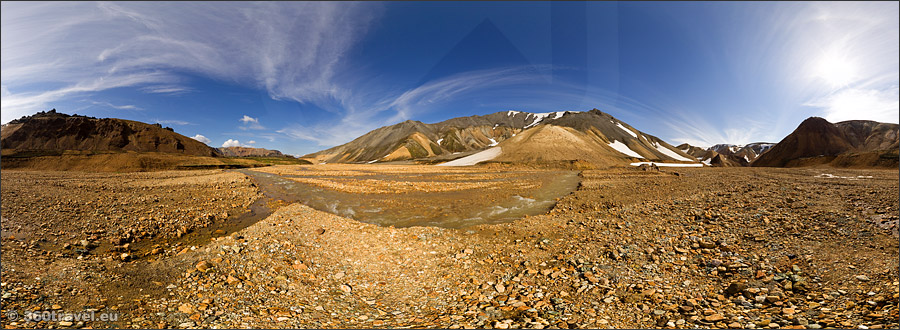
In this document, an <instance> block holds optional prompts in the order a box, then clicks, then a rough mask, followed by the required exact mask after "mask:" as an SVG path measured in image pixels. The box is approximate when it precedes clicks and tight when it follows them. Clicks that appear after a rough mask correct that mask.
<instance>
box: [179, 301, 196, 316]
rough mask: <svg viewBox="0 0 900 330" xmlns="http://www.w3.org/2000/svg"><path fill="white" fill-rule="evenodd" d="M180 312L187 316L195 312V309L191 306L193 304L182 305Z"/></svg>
mask: <svg viewBox="0 0 900 330" xmlns="http://www.w3.org/2000/svg"><path fill="white" fill-rule="evenodd" d="M178 311H179V312H182V313H185V314H190V313H192V312H193V311H194V307H193V306H191V304H188V303H184V304H181V306H178Z"/></svg>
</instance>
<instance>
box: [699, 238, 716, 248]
mask: <svg viewBox="0 0 900 330" xmlns="http://www.w3.org/2000/svg"><path fill="white" fill-rule="evenodd" d="M697 244H700V247H701V248H703V249H712V248H714V247H716V243H715V242H710V241H707V240H700V241H699V242H697Z"/></svg>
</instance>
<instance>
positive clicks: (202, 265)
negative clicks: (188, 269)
mask: <svg viewBox="0 0 900 330" xmlns="http://www.w3.org/2000/svg"><path fill="white" fill-rule="evenodd" d="M194 268H196V269H197V270H199V271H201V272H204V273H205V272H206V271H207V270H210V269H212V268H213V265H212V263H210V262H208V261H206V260H203V261H200V262H198V263H197V265H196V266H195V267H194Z"/></svg>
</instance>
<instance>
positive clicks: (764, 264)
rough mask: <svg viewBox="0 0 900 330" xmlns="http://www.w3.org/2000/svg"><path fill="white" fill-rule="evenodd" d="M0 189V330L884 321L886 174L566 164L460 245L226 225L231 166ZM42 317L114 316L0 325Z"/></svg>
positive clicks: (361, 231) (323, 222) (238, 197)
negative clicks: (570, 169) (535, 204)
mask: <svg viewBox="0 0 900 330" xmlns="http://www.w3.org/2000/svg"><path fill="white" fill-rule="evenodd" d="M373 166H375V165H373ZM314 168H322V169H328V168H329V167H328V165H326V166H318V167H314ZM277 169H278V167H273V168H270V169H267V170H277ZM365 169H366V166H362V165H361V166H358V168H351V167H341V168H340V170H341V171H347V172H354V171H355V172H360V171H365ZM417 169H421V171H423V172H425V171H432V170H433V168H432V167H421V166H409V167H408V168H407V169H406V170H405V171H408V172H415V171H416V170H417ZM491 171H493V170H491ZM2 175H3V177H2V179H3V181H2V182H3V185H2V212H3V215H2V216H3V224H2V225H3V237H2V257H3V265H2V277H3V280H2V306H3V311H2V312H3V316H2V322H3V325H4V327H7V328H68V327H92V328H105V327H113V326H115V327H127V328H222V327H232V328H234V327H240V328H244V327H254V328H258V327H263V328H296V327H302V328H311V327H322V328H388V327H390V328H394V327H403V328H407V327H415V328H500V329H505V328H797V329H803V328H811V329H815V328H829V327H834V328H869V329H878V328H897V327H898V326H900V325H898V321H897V320H898V318H900V315H898V297H900V291H898V287H900V286H898V285H900V283H898V280H900V278H898V256H900V252H898V237H897V219H898V209H900V205H898V203H900V202H898V172H897V171H895V170H836V169H772V168H766V169H758V168H698V169H676V170H670V169H665V170H663V171H662V172H656V171H641V170H639V169H635V168H623V169H608V170H586V171H582V172H581V174H580V176H581V184H580V186H579V188H578V190H576V191H575V192H573V193H572V194H570V195H567V196H565V197H563V198H561V199H560V200H559V202H558V203H557V205H556V207H555V208H553V209H552V210H551V211H550V212H549V213H548V214H543V215H536V216H528V217H523V218H521V219H519V220H516V221H513V222H510V223H504V224H492V225H477V226H472V227H467V228H462V229H448V228H436V227H410V228H393V227H381V226H376V225H372V224H365V223H360V222H357V221H354V220H352V219H347V218H343V217H340V216H336V215H333V214H330V213H327V212H322V211H318V210H315V209H312V208H310V207H308V206H305V205H302V204H289V205H287V204H286V203H278V202H277V201H274V202H273V201H267V202H266V203H267V204H268V207H269V208H270V209H272V210H274V213H272V214H271V215H269V216H268V217H266V218H264V219H261V220H259V221H257V222H254V223H252V224H249V225H247V226H246V227H245V228H242V227H240V226H238V227H234V226H231V227H229V226H227V225H225V224H226V223H228V221H229V220H228V218H227V217H226V218H222V217H221V215H223V212H229V215H231V216H235V214H240V213H242V212H244V213H246V212H249V211H248V210H250V209H251V208H252V206H253V205H254V203H257V201H259V200H264V198H262V196H261V194H260V192H259V189H258V187H255V185H254V184H253V183H252V182H251V181H250V179H249V178H248V177H246V176H244V175H243V174H240V173H237V172H228V171H202V172H201V171H192V172H156V173H137V174H134V173H133V174H86V173H65V172H26V171H4V172H3V174H2ZM217 187H218V188H217ZM73 192H77V193H73ZM210 215H212V218H210ZM217 215H219V216H217ZM141 218H144V219H143V220H141ZM197 219H200V220H197ZM204 219H205V220H204ZM145 223H146V224H145ZM204 224H205V227H204ZM219 227H221V228H223V229H221V230H222V231H221V232H219V234H215V231H214V232H213V233H211V234H208V235H206V234H203V235H201V234H200V233H201V232H203V229H202V228H210V229H206V230H211V229H214V228H219ZM179 230H180V231H182V234H181V237H179V234H178V232H179ZM143 232H147V233H148V234H143ZM185 232H187V233H185ZM129 233H130V234H131V236H130V237H131V238H130V239H129V238H128V237H129V236H128V234H129ZM192 234H193V235H195V236H197V237H196V238H194V239H191V238H190V237H192V236H191V235H192ZM123 237H124V241H123V240H121V238H123ZM135 240H137V242H135ZM82 241H87V244H82ZM94 242H97V243H94ZM103 242H106V243H103ZM67 244H68V247H66V245H67ZM124 244H131V245H130V246H128V247H123V245H124ZM93 245H97V246H96V247H94V246H93ZM125 254H128V255H129V256H127V257H124V256H123V255H125ZM44 310H59V311H68V312H78V311H84V310H96V311H117V312H118V313H119V314H120V315H121V317H120V318H119V320H118V321H116V322H107V323H104V322H86V323H85V322H75V321H72V320H62V321H56V322H37V323H35V322H21V320H20V321H15V320H11V319H10V318H9V317H8V314H7V313H8V312H9V311H17V312H18V313H19V315H21V314H22V313H24V312H25V311H44Z"/></svg>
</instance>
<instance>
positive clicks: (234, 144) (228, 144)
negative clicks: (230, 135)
mask: <svg viewBox="0 0 900 330" xmlns="http://www.w3.org/2000/svg"><path fill="white" fill-rule="evenodd" d="M240 146H241V142H240V141H238V140H234V139H228V141H225V143H222V147H223V148H228V147H240Z"/></svg>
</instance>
